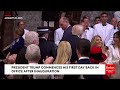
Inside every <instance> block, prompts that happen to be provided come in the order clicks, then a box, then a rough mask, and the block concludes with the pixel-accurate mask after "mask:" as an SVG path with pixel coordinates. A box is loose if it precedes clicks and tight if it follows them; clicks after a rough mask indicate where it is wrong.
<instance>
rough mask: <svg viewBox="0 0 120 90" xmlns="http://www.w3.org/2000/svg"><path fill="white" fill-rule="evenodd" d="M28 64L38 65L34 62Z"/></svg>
mask: <svg viewBox="0 0 120 90" xmlns="http://www.w3.org/2000/svg"><path fill="white" fill-rule="evenodd" d="M29 64H38V63H35V62H31V63H29Z"/></svg>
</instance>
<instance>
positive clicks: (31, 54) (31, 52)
mask: <svg viewBox="0 0 120 90" xmlns="http://www.w3.org/2000/svg"><path fill="white" fill-rule="evenodd" d="M40 56H41V55H40V48H39V46H38V45H36V44H31V45H29V46H28V47H27V50H26V59H27V60H28V61H31V62H37V63H38V61H39V60H40Z"/></svg>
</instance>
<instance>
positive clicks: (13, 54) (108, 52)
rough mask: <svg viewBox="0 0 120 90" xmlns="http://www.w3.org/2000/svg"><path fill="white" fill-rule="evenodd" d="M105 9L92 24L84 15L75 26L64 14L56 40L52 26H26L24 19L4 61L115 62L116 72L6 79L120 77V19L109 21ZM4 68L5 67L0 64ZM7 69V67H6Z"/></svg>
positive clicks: (23, 62)
mask: <svg viewBox="0 0 120 90" xmlns="http://www.w3.org/2000/svg"><path fill="white" fill-rule="evenodd" d="M108 17H109V15H108V13H106V12H103V13H101V15H100V16H98V17H96V18H95V20H94V25H93V26H91V24H90V17H89V16H84V17H83V18H82V20H80V22H79V23H77V24H75V25H71V24H70V21H69V18H67V17H66V16H64V15H62V16H61V17H60V19H59V28H58V29H56V30H55V32H54V42H51V41H48V36H49V28H47V27H41V28H38V31H37V32H36V31H29V30H26V29H25V22H24V21H20V22H19V23H18V25H17V28H16V29H15V30H14V41H13V43H12V44H11V45H10V51H9V53H8V54H7V56H6V58H5V59H4V60H3V63H4V64H31V63H34V64H115V66H116V68H115V74H113V75H1V78H5V79H120V21H119V20H118V19H117V18H116V17H113V18H112V19H111V22H110V23H108ZM0 68H2V67H0ZM3 71H4V70H3Z"/></svg>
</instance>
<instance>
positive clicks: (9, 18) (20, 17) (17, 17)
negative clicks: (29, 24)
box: [4, 17, 23, 19]
mask: <svg viewBox="0 0 120 90" xmlns="http://www.w3.org/2000/svg"><path fill="white" fill-rule="evenodd" d="M4 19H23V17H5V18H4Z"/></svg>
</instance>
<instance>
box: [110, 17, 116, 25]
mask: <svg viewBox="0 0 120 90" xmlns="http://www.w3.org/2000/svg"><path fill="white" fill-rule="evenodd" d="M111 24H112V25H113V26H114V27H116V26H117V19H116V18H112V19H111Z"/></svg>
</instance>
